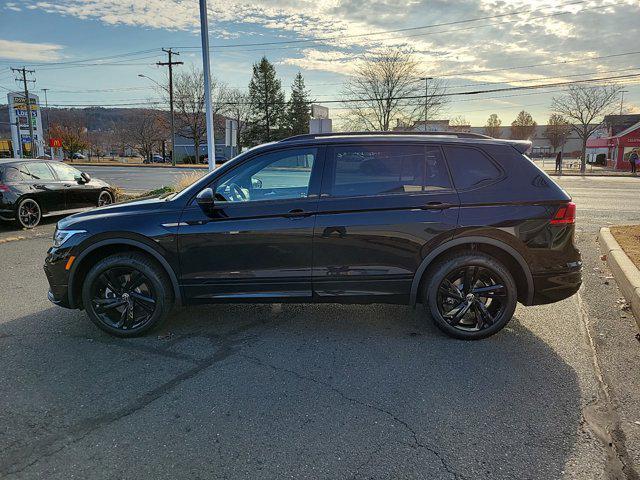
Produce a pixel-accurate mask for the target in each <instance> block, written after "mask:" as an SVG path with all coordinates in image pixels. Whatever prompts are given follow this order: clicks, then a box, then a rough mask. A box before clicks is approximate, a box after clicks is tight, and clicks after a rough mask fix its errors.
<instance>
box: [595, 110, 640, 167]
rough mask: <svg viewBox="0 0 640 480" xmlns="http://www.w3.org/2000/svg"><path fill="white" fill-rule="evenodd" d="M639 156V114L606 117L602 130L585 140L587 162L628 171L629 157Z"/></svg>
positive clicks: (629, 165)
mask: <svg viewBox="0 0 640 480" xmlns="http://www.w3.org/2000/svg"><path fill="white" fill-rule="evenodd" d="M633 151H636V152H637V153H638V154H639V155H640V114H638V115H607V116H606V117H605V118H604V122H603V124H602V128H599V129H598V130H596V131H595V132H594V133H593V134H592V135H591V136H590V137H589V139H588V140H587V161H588V162H591V163H601V164H605V163H606V165H607V166H609V167H611V168H615V169H616V170H630V169H631V164H630V163H629V156H630V155H631V152H633Z"/></svg>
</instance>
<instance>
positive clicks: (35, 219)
mask: <svg viewBox="0 0 640 480" xmlns="http://www.w3.org/2000/svg"><path fill="white" fill-rule="evenodd" d="M15 216H16V220H15V222H16V225H17V226H18V227H19V228H33V227H36V226H37V225H38V224H39V223H40V220H42V209H41V208H40V205H39V204H38V202H36V201H35V200H34V199H33V198H25V199H23V200H21V201H20V203H18V207H17V208H16V214H15Z"/></svg>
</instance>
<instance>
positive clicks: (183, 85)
mask: <svg viewBox="0 0 640 480" xmlns="http://www.w3.org/2000/svg"><path fill="white" fill-rule="evenodd" d="M173 91H174V95H173V102H174V103H173V105H174V111H175V120H176V131H177V132H178V133H179V135H180V136H182V137H184V138H188V139H190V140H193V146H194V148H195V160H196V163H200V145H201V144H202V143H203V142H204V141H206V135H207V121H206V118H205V104H204V100H205V98H204V75H203V73H202V70H197V69H195V68H192V69H191V71H187V72H180V73H179V74H178V75H176V77H175V80H174V82H173ZM226 95H227V86H226V84H225V83H223V82H219V81H218V80H216V79H215V78H212V79H211V98H212V103H213V115H214V119H215V117H216V115H218V113H219V112H220V110H221V109H222V108H223V107H224V105H223V103H224V100H225V98H226ZM173 151H174V154H175V146H173Z"/></svg>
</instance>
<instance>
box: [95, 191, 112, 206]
mask: <svg viewBox="0 0 640 480" xmlns="http://www.w3.org/2000/svg"><path fill="white" fill-rule="evenodd" d="M112 203H113V197H112V196H111V194H110V193H109V192H107V191H106V190H103V191H102V192H100V196H99V197H98V206H99V207H103V206H105V205H111V204H112Z"/></svg>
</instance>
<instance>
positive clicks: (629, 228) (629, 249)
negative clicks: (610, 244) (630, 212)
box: [610, 225, 640, 268]
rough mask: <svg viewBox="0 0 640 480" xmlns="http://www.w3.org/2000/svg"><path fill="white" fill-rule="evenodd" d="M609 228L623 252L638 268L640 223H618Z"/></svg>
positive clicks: (639, 259) (639, 265)
mask: <svg viewBox="0 0 640 480" xmlns="http://www.w3.org/2000/svg"><path fill="white" fill-rule="evenodd" d="M610 230H611V234H612V235H613V236H614V237H615V239H616V241H617V242H618V243H619V244H620V246H621V247H622V249H623V250H624V253H626V254H627V255H628V256H629V258H630V259H631V261H632V262H633V263H635V265H636V267H638V268H640V225H619V226H616V227H611V228H610Z"/></svg>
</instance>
